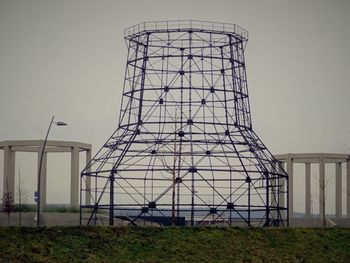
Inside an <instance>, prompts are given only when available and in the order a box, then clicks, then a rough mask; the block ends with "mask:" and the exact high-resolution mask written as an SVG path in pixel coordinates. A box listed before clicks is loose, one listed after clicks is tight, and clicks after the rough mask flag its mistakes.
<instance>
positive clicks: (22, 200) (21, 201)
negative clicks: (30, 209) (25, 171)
mask: <svg viewBox="0 0 350 263" xmlns="http://www.w3.org/2000/svg"><path fill="white" fill-rule="evenodd" d="M27 197H28V192H27V191H26V190H25V189H24V185H23V179H22V176H21V169H20V167H18V182H17V198H16V199H17V204H18V212H19V225H20V226H21V225H22V211H23V206H26V202H27Z"/></svg>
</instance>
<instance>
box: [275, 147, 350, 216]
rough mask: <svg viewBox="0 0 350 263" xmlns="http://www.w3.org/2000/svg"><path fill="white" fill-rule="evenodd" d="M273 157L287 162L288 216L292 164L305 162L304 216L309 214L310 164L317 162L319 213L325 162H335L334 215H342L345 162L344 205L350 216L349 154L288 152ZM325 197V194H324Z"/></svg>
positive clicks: (323, 190) (324, 188)
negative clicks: (344, 185)
mask: <svg viewBox="0 0 350 263" xmlns="http://www.w3.org/2000/svg"><path fill="white" fill-rule="evenodd" d="M275 158H276V159H277V160H279V161H281V162H286V163H287V173H288V174H289V185H290V187H289V211H290V214H289V215H290V217H291V215H292V211H293V210H294V207H293V183H294V174H293V164H294V163H302V164H305V217H310V216H311V205H312V204H311V183H312V180H311V164H312V163H316V164H319V174H318V180H317V184H318V185H317V187H318V188H319V208H320V215H321V216H322V213H323V200H324V194H325V191H326V188H327V187H330V186H329V185H328V186H327V185H325V184H326V174H325V173H326V171H325V164H326V163H331V164H335V167H336V168H335V181H336V184H335V192H336V198H335V208H336V211H335V212H336V217H337V218H339V217H342V205H343V202H342V183H343V182H342V164H343V163H346V178H347V179H346V180H347V188H346V189H347V190H346V191H347V192H346V206H347V217H348V218H350V155H348V154H338V153H289V154H280V155H275ZM326 198H327V196H326Z"/></svg>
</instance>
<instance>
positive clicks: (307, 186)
mask: <svg viewBox="0 0 350 263" xmlns="http://www.w3.org/2000/svg"><path fill="white" fill-rule="evenodd" d="M305 217H306V218H310V217H311V164H310V163H305Z"/></svg>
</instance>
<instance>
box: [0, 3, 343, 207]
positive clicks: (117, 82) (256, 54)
mask: <svg viewBox="0 0 350 263" xmlns="http://www.w3.org/2000/svg"><path fill="white" fill-rule="evenodd" d="M349 13H350V1H348V0H343V1H342V0H334V1H329V0H327V1H323V0H313V1H311V0H300V1H284V0H274V1H273V0H266V1H262V0H256V1H250V0H248V1H247V0H245V1H233V0H230V1H223V0H221V1H220V0H216V1H212V0H208V1H203V0H201V1H194V0H192V1H190V0H185V1H182V0H181V1H180V0H177V1H164V0H162V1H155V0H149V1H136V0H135V1H134V0H127V1H106V0H99V1H97V0H96V1H91V0H60V1H53V0H41V1H39V0H37V1H35V0H22V1H19V0H16V1H13V0H0V123H1V124H0V141H1V140H17V139H41V138H43V137H44V135H45V132H46V129H47V126H48V124H49V121H50V118H51V116H52V115H53V114H55V116H56V119H57V120H63V121H65V122H67V123H68V124H69V126H67V127H64V128H59V127H55V128H54V129H53V130H52V132H51V134H50V139H56V140H74V141H82V142H86V143H92V145H93V148H94V150H95V151H96V150H98V149H99V147H100V146H101V145H102V144H103V143H104V142H105V140H106V139H107V138H108V137H109V136H110V134H111V133H112V132H113V131H114V129H115V128H116V125H117V121H118V119H117V118H118V114H119V108H120V96H121V92H122V87H123V77H124V76H123V75H124V69H125V62H126V55H127V49H126V46H125V42H124V39H123V30H124V28H126V27H128V26H131V25H134V24H137V23H139V22H143V21H151V20H170V19H198V20H206V21H216V22H226V23H235V24H238V25H239V26H241V27H243V28H245V29H246V30H248V31H249V41H248V45H247V48H246V69H247V75H248V87H249V95H250V104H251V111H252V119H253V128H254V130H255V131H256V132H257V133H258V135H259V136H260V137H261V139H262V140H263V142H264V143H265V144H266V145H267V146H268V148H269V149H270V150H271V151H272V152H273V153H274V154H278V153H288V152H340V153H342V152H346V151H349V148H347V147H350V117H349V112H350V104H349V103H348V101H349V98H350V87H349V83H350V52H349V47H350V16H349ZM2 157H3V153H2V152H1V153H0V162H1V163H0V169H1V170H0V184H1V185H2V183H3V181H2V177H3V164H2V161H1V160H2ZM55 158H56V159H57V160H56V159H55ZM64 158H66V159H65V160H69V157H64ZM55 160H56V161H55ZM33 161H35V156H33V155H31V156H29V155H24V154H22V155H19V158H18V160H17V164H16V167H17V166H21V167H22V166H23V168H21V169H22V170H24V172H23V173H25V174H26V178H27V179H26V180H27V181H28V182H27V185H28V189H30V190H32V189H34V188H35V180H34V178H35V169H36V168H31V166H32V165H31V163H32V162H33ZM50 162H51V164H52V165H53V167H55V165H57V163H59V162H63V159H62V158H61V159H60V160H59V157H53V159H52V158H51V161H50V159H49V163H50ZM63 163H64V162H63ZM35 164H36V163H35ZM66 165H67V167H68V168H67V167H66V168H63V170H64V172H62V173H60V174H57V172H56V171H55V170H56V169H53V168H49V171H52V174H53V175H49V176H51V177H58V176H59V175H60V176H61V174H66V173H69V167H70V165H69V164H66ZM50 169H51V170H50ZM62 176H63V177H64V178H66V179H67V180H68V178H69V175H62ZM30 178H32V179H30ZM29 179H30V180H29ZM33 180H34V183H31V182H30V181H33ZM55 180H56V179H49V188H50V189H52V192H53V193H52V194H49V195H48V200H49V201H50V200H51V201H52V202H53V201H55V200H56V199H57V200H59V202H64V201H67V200H68V199H67V197H66V196H65V197H64V198H62V197H61V196H62V193H69V191H68V190H69V189H68V187H66V186H65V185H67V182H65V183H60V182H61V181H62V180H61V178H60V179H57V181H55ZM55 182H57V187H56V186H55V187H53V186H52V185H53V184H54V183H55ZM50 185H51V186H50ZM1 192H2V187H0V193H1ZM31 199H32V196H30V200H31Z"/></svg>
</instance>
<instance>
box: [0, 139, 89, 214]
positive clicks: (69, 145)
mask: <svg viewBox="0 0 350 263" xmlns="http://www.w3.org/2000/svg"><path fill="white" fill-rule="evenodd" d="M43 145H44V140H16V141H2V142H0V149H2V150H4V179H3V192H4V193H5V192H11V193H13V196H14V193H15V161H16V152H34V153H37V154H38V167H39V162H40V158H41V152H42V147H43ZM58 152H63V153H64V152H66V153H70V154H71V182H70V205H71V206H72V207H79V189H80V186H79V182H80V176H79V152H86V164H88V163H89V162H90V160H91V144H86V143H81V142H71V141H50V140H49V141H47V142H46V146H45V151H44V156H43V160H42V171H41V184H40V209H41V210H42V209H43V208H44V207H45V205H46V187H47V154H48V153H58ZM85 184H86V186H84V187H86V188H88V189H89V187H90V181H89V179H87V181H86V182H85ZM85 203H86V204H87V205H89V204H90V194H89V192H86V195H85Z"/></svg>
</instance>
